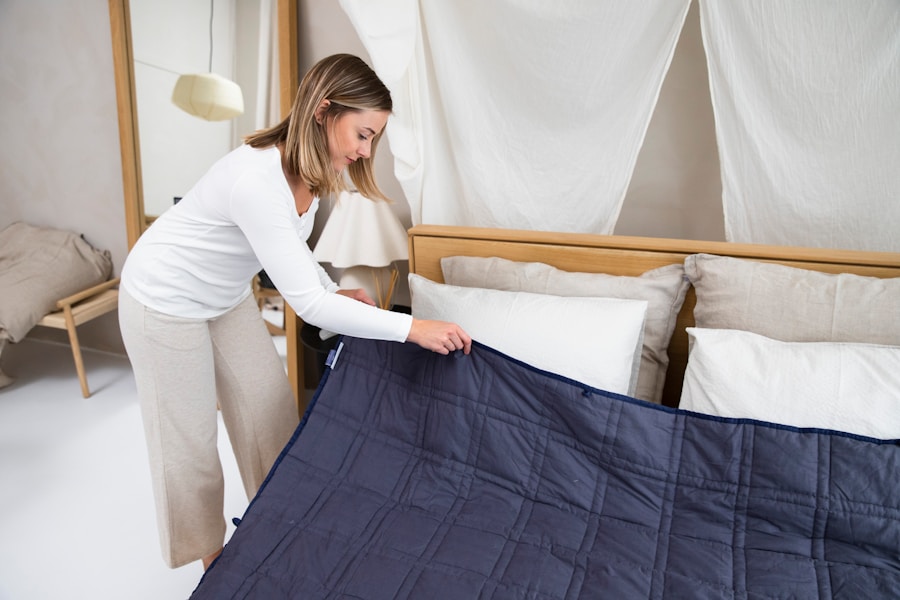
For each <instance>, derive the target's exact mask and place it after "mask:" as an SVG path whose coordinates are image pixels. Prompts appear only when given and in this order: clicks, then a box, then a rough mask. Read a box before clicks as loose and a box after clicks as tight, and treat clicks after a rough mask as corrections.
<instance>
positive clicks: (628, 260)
mask: <svg viewBox="0 0 900 600" xmlns="http://www.w3.org/2000/svg"><path fill="white" fill-rule="evenodd" d="M698 253H706V254H718V255H720V256H733V257H737V258H746V259H751V260H759V261H766V262H775V263H781V264H784V265H789V266H793V267H798V268H802V269H810V270H816V271H823V272H827V273H854V274H857V275H866V276H870V277H900V253H888V252H860V251H853V250H828V249H819V248H800V247H790V246H763V245H755V244H733V243H729V242H704V241H692V240H675V239H664V238H645V237H628V236H618V235H591V234H577V233H548V232H537V231H516V230H506V229H484V228H475V227H449V226H438V225H418V226H416V227H413V228H412V229H410V230H409V270H410V272H411V273H416V274H418V275H421V276H423V277H427V278H428V279H431V280H432V281H437V282H440V283H442V282H443V281H444V278H443V274H442V272H441V263H440V261H441V258H443V257H445V256H484V257H488V256H496V257H500V258H505V259H507V260H514V261H520V262H542V263H546V264H549V265H553V266H554V267H556V268H558V269H562V270H565V271H575V272H584V273H609V274H611V275H629V276H636V275H640V274H641V273H644V272H645V271H648V270H650V269H655V268H657V267H661V266H664V265H668V264H673V263H682V262H684V258H685V257H686V256H688V255H690V254H698ZM695 301H696V298H695V295H694V290H693V288H691V289H689V290H688V295H687V298H686V299H685V302H684V306H683V307H682V309H681V313H680V314H679V315H678V323H677V325H676V328H675V334H674V336H673V337H672V342H671V344H670V345H669V369H668V372H667V376H666V386H665V390H664V392H663V404H665V405H667V406H677V404H678V398H679V396H680V395H681V384H682V380H683V379H684V369H685V367H686V365H687V350H688V348H687V344H688V342H687V334H686V333H685V328H686V327H690V326H692V325H693V324H694V315H693V310H694V303H695Z"/></svg>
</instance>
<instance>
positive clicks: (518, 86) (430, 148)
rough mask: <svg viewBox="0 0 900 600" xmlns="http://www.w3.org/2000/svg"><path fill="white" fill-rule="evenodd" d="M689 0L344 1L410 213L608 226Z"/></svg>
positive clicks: (510, 223)
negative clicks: (384, 102)
mask: <svg viewBox="0 0 900 600" xmlns="http://www.w3.org/2000/svg"><path fill="white" fill-rule="evenodd" d="M689 3H690V0H646V1H642V2H622V1H618V0H606V1H601V0H580V1H578V0H569V1H567V2H547V1H546V0H490V1H485V0H453V1H447V0H341V5H342V7H343V8H344V10H345V12H346V13H347V14H348V15H349V17H350V20H351V21H352V23H353V25H354V27H355V28H356V30H357V32H358V33H359V36H360V38H361V40H362V42H363V44H364V45H365V47H366V50H367V51H368V52H369V55H370V56H371V58H372V62H373V66H374V68H375V70H376V71H377V72H378V74H379V75H380V76H381V77H382V79H383V80H384V81H385V83H386V84H387V85H388V87H389V88H390V89H391V92H392V95H393V98H394V116H393V117H392V119H391V120H390V121H389V124H388V130H387V135H388V137H389V140H390V145H391V149H392V151H393V153H394V156H395V161H396V162H395V172H396V175H397V178H398V180H399V181H400V183H401V185H402V187H403V190H404V193H405V195H406V197H407V199H408V201H409V203H410V208H411V215H412V221H413V223H414V224H418V223H437V224H449V225H480V226H487V227H508V228H518V229H539V230H551V231H575V232H593V233H612V231H613V228H614V226H615V223H616V219H617V218H618V215H619V210H620V208H621V205H622V199H623V198H624V196H625V191H626V189H627V187H628V183H629V180H630V178H631V173H632V170H633V168H634V164H635V161H636V159H637V155H638V150H639V149H640V146H641V143H642V141H643V138H644V134H645V132H646V129H647V125H648V123H649V120H650V115H651V113H652V111H653V108H654V105H655V103H656V99H657V97H658V94H659V89H660V86H661V83H662V80H663V77H664V76H665V73H666V70H667V69H668V66H669V63H670V61H671V58H672V54H673V52H674V48H675V43H676V41H677V39H678V35H679V33H680V31H681V28H682V25H683V23H684V19H685V16H686V14H687V9H688V6H689Z"/></svg>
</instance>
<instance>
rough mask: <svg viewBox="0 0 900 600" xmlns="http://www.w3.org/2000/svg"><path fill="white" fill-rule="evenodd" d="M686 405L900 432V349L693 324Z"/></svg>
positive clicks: (868, 431)
mask: <svg viewBox="0 0 900 600" xmlns="http://www.w3.org/2000/svg"><path fill="white" fill-rule="evenodd" d="M687 332H688V337H689V340H690V353H689V355H688V364H687V369H686V371H685V374H684V387H683V388H682V393H681V404H680V408H683V409H686V410H690V411H694V412H700V413H705V414H709V415H715V416H719V417H735V418H749V419H757V420H761V421H770V422H773V423H779V424H782V425H791V426H794V427H814V428H819V429H832V430H836V431H845V432H848V433H855V434H859V435H864V436H868V437H873V438H879V439H891V440H892V439H898V438H900V347H896V346H880V345H876V344H861V343H849V342H781V341H778V340H773V339H770V338H767V337H764V336H761V335H758V334H755V333H750V332H748V331H739V330H733V329H702V328H696V327H688V329H687Z"/></svg>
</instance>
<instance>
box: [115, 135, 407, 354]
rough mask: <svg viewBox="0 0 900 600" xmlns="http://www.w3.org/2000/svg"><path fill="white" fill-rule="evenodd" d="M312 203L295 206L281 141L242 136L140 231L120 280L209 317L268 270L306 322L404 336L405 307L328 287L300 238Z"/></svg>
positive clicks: (167, 304) (167, 305)
mask: <svg viewBox="0 0 900 600" xmlns="http://www.w3.org/2000/svg"><path fill="white" fill-rule="evenodd" d="M318 206H319V200H318V198H314V199H313V202H312V204H311V205H310V207H309V209H308V210H307V212H306V213H304V214H303V215H298V214H297V209H296V205H295V203H294V196H293V194H292V193H291V190H290V187H289V186H288V183H287V180H286V179H285V176H284V173H283V171H282V167H281V153H280V151H279V150H278V148H276V147H270V148H263V149H255V148H252V147H250V146H247V145H243V146H241V147H239V148H237V149H235V150H233V151H232V152H230V153H229V154H227V155H226V156H225V157H223V158H222V159H220V160H219V161H218V162H216V163H215V164H214V165H213V166H212V168H210V170H209V171H208V172H207V173H206V174H205V175H204V176H203V177H202V178H201V179H200V180H199V181H198V182H197V184H196V185H195V186H194V187H193V188H192V189H191V190H190V191H189V192H188V193H187V195H185V196H184V198H183V199H182V200H181V201H180V202H179V203H178V204H176V205H175V206H173V207H172V208H170V209H169V210H167V211H166V212H165V213H163V215H161V216H160V217H159V218H158V219H157V220H156V221H155V222H154V223H153V225H152V226H151V227H150V228H149V229H147V231H145V232H144V234H143V235H141V237H140V238H139V239H138V241H137V243H136V244H135V245H134V247H133V248H132V250H131V252H130V253H129V255H128V258H127V259H126V261H125V265H124V267H123V268H122V276H121V277H122V278H121V284H120V285H121V286H122V287H123V288H124V289H125V290H126V291H127V292H128V293H129V294H131V296H133V297H134V298H135V299H136V300H138V301H139V302H141V303H142V304H144V305H145V306H148V307H150V308H152V309H154V310H157V311H159V312H161V313H164V314H169V315H174V316H178V317H187V318H201V319H208V318H214V317H216V316H219V315H221V314H223V313H225V312H226V311H228V310H230V309H231V308H233V307H235V306H237V304H239V303H240V302H241V301H242V300H244V299H245V298H246V297H247V296H248V295H249V294H250V293H251V291H252V290H251V288H250V281H251V280H252V278H253V276H254V275H255V274H256V273H258V272H259V271H260V269H265V271H266V274H267V275H268V276H269V277H270V278H271V279H272V282H273V283H274V284H275V287H276V288H278V291H279V293H280V294H281V295H282V296H283V297H284V299H285V301H286V302H288V303H289V304H290V305H291V307H292V308H293V309H294V311H295V312H296V313H297V315H298V316H299V317H300V318H301V319H302V320H303V321H305V322H308V323H312V324H313V325H317V326H319V327H321V328H323V329H327V330H329V331H334V332H337V333H342V334H346V335H352V336H354V337H362V338H371V339H384V340H391V341H404V340H406V338H407V336H408V335H409V330H410V327H411V326H412V317H411V316H409V315H406V314H402V313H395V312H390V311H386V310H381V309H378V308H375V307H372V306H369V305H366V304H363V303H362V302H358V301H356V300H352V299H350V298H347V297H344V296H341V295H339V294H335V293H334V292H335V291H337V290H338V289H339V288H338V286H337V284H335V283H334V282H333V281H332V280H331V278H330V277H329V276H328V274H327V273H326V272H325V270H324V269H323V268H322V267H321V266H320V265H319V263H318V262H316V260H315V258H313V255H312V252H311V251H310V249H309V246H308V245H307V240H308V239H309V235H310V233H311V232H312V228H313V222H314V219H315V213H316V210H317V209H318ZM350 243H352V241H351V242H350Z"/></svg>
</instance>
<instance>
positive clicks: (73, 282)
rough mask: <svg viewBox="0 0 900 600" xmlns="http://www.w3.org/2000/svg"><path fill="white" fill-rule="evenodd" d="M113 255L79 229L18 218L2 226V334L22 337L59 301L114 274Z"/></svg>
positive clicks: (0, 238)
mask: <svg viewBox="0 0 900 600" xmlns="http://www.w3.org/2000/svg"><path fill="white" fill-rule="evenodd" d="M111 272H112V259H111V258H110V254H109V252H108V251H105V250H104V251H101V250H97V249H96V248H94V247H93V246H91V245H90V244H89V243H88V242H87V241H85V240H84V239H83V238H82V237H81V236H79V235H78V234H77V233H73V232H71V231H64V230H60V229H53V228H49V227H35V226H32V225H28V224H26V223H21V222H19V223H13V224H12V225H10V226H9V227H7V228H6V229H4V230H3V231H0V290H2V291H3V292H2V294H0V335H5V337H6V338H7V339H8V340H9V341H10V342H12V343H15V342H19V341H21V340H22V339H23V338H24V337H25V336H26V335H27V334H28V332H29V331H30V330H31V328H32V327H34V326H35V324H37V322H38V321H40V320H41V318H43V317H44V315H46V314H47V313H49V312H52V311H54V310H56V302H57V300H60V299H62V298H65V297H66V296H70V295H72V294H75V293H77V292H80V291H81V290H84V289H86V288H89V287H91V286H94V285H97V284H99V283H102V282H104V281H106V280H107V279H109V276H110V274H111Z"/></svg>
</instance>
